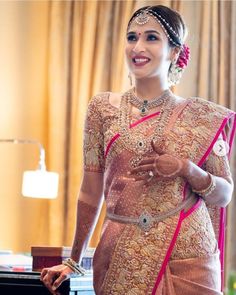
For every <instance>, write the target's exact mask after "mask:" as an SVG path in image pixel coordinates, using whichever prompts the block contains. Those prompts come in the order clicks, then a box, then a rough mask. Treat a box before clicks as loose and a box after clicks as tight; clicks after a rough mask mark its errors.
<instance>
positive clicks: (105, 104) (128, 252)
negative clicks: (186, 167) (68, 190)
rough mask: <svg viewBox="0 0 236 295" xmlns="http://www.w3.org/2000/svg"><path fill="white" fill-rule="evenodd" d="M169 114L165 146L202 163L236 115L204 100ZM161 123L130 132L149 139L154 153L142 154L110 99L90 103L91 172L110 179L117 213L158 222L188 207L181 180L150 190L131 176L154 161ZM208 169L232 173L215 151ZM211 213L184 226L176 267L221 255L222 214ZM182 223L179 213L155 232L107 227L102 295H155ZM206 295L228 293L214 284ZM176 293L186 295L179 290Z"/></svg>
mask: <svg viewBox="0 0 236 295" xmlns="http://www.w3.org/2000/svg"><path fill="white" fill-rule="evenodd" d="M165 112H166V114H168V115H169V117H170V119H169V121H168V122H166V126H165V127H166V128H165V130H164V132H163V134H162V135H161V140H160V143H159V144H160V147H161V148H162V149H163V150H165V151H166V152H167V153H170V154H172V155H176V156H178V157H180V158H189V159H190V160H192V161H193V162H195V163H198V162H199V160H200V159H201V157H202V156H203V155H204V154H205V153H206V152H207V150H208V148H209V146H210V143H211V142H212V140H213V139H214V137H215V135H216V132H217V130H218V129H219V128H220V126H221V123H222V121H223V119H224V118H225V117H226V116H228V115H229V114H230V111H229V110H227V109H225V108H223V107H220V106H217V105H215V104H212V103H208V102H206V101H204V100H202V99H199V98H191V99H189V100H186V101H185V102H184V103H183V105H182V107H180V106H179V104H178V103H174V104H172V105H171V107H168V108H167V109H165V110H164V113H165ZM168 112H169V113H168ZM164 113H163V114H164ZM163 117H164V115H163ZM167 117H168V116H167ZM137 120H138V119H137V118H135V117H133V118H131V122H130V123H132V122H135V121H137ZM212 122H214V126H213V124H212ZM161 123H162V117H159V118H158V114H156V115H154V116H152V117H150V118H148V119H146V120H143V121H139V123H138V124H136V125H135V126H134V127H133V128H130V130H129V135H130V138H131V139H130V140H133V141H134V142H135V141H137V142H139V141H140V140H142V144H143V146H144V147H147V148H146V150H145V149H144V152H143V154H140V153H139V150H138V147H137V149H136V148H134V149H133V150H132V149H130V147H129V146H127V143H126V142H124V141H123V140H122V136H120V134H121V132H120V126H119V124H120V121H119V109H118V108H115V107H114V106H112V105H111V104H110V103H109V93H102V94H99V95H97V96H95V97H94V98H93V99H92V100H91V101H90V104H89V107H88V113H87V119H86V124H85V137H84V169H85V170H86V171H93V172H99V173H104V177H105V180H104V181H105V200H106V206H107V209H108V210H109V212H112V213H115V214H119V215H123V216H136V217H139V216H140V215H141V214H142V213H143V212H148V213H149V214H151V215H153V216H155V215H158V214H160V213H161V212H166V211H168V210H170V209H172V208H174V207H176V206H177V205H178V204H179V203H180V202H181V201H182V199H183V191H184V186H185V181H184V179H182V178H180V177H178V178H176V179H174V180H165V181H157V179H154V180H152V181H151V182H150V183H149V185H148V186H147V187H144V186H143V185H142V184H140V182H134V181H133V180H132V179H131V178H129V177H128V175H127V172H128V171H130V170H131V168H132V167H133V166H134V165H135V163H138V161H140V159H141V158H142V157H147V156H149V153H150V152H148V148H149V145H150V141H151V139H152V134H153V133H154V132H158V131H157V130H158V129H157V128H156V126H157V125H158V124H161ZM153 136H154V134H153ZM133 146H134V147H135V145H133ZM104 155H105V156H104ZM202 167H203V168H204V169H206V170H207V171H209V172H211V173H213V174H215V175H218V176H227V175H229V174H230V170H229V164H228V159H227V157H219V156H217V155H215V154H214V152H211V153H210V155H209V156H208V158H207V159H206V161H205V163H204V165H203V166H202ZM210 209H211V210H208V207H207V206H206V204H205V202H203V201H202V202H201V203H200V206H199V207H198V208H197V210H195V211H194V212H193V213H192V214H190V215H189V216H188V217H187V218H186V219H184V220H183V221H182V226H181V229H180V232H179V235H178V238H177V241H176V244H175V247H174V249H173V251H172V254H171V256H170V261H175V260H181V261H184V260H185V259H192V258H200V257H205V258H206V257H208V256H211V255H214V253H216V251H217V238H218V233H217V235H216V228H217V226H218V222H219V214H218V215H217V212H218V211H219V210H216V208H210ZM179 218H180V216H179V214H176V215H175V216H172V217H170V218H167V219H165V220H163V221H162V222H159V223H158V224H155V223H153V224H152V226H151V228H150V229H149V230H148V231H147V232H145V231H143V230H142V229H141V228H140V227H139V226H137V225H133V224H121V223H118V222H114V221H110V220H106V221H105V223H104V225H103V231H102V237H101V240H100V242H99V245H98V247H97V249H96V252H95V255H94V268H93V269H94V289H95V292H96V294H105V295H110V294H117V295H118V294H121V295H123V294H127V295H128V294H130V295H131V294H132V295H135V294H137V295H141V294H143V295H148V294H152V292H153V288H154V285H155V282H156V279H157V276H158V273H159V271H160V269H161V266H162V264H163V261H164V259H165V256H166V253H167V251H168V248H169V246H170V243H171V241H172V239H173V237H174V235H175V231H176V227H177V225H178V224H179V222H180V219H179ZM214 218H215V219H214ZM214 223H215V224H214ZM217 267H218V266H217ZM218 270H219V272H220V269H218ZM206 288H211V289H213V290H214V289H215V290H216V292H215V293H209V294H220V293H218V292H219V290H218V286H215V285H214V284H213V285H211V286H206ZM160 294H162V293H160ZM176 294H180V293H178V292H177V291H176ZM205 294H207V293H205Z"/></svg>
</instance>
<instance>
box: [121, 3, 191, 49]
mask: <svg viewBox="0 0 236 295" xmlns="http://www.w3.org/2000/svg"><path fill="white" fill-rule="evenodd" d="M145 10H148V13H149V14H150V15H153V16H154V17H155V15H159V16H160V17H158V19H159V21H160V22H161V24H162V25H163V26H164V28H165V30H166V32H167V33H168V34H169V37H170V38H168V41H169V45H170V46H171V47H175V46H177V45H178V46H179V47H180V46H182V45H183V44H184V41H185V39H186V37H187V27H186V25H185V23H184V21H183V19H182V17H181V15H180V14H179V13H178V12H177V11H175V10H173V9H171V8H169V7H166V6H163V5H155V6H145V7H142V8H140V9H138V10H136V11H135V12H134V14H133V15H132V17H131V19H130V20H129V23H128V27H127V29H129V27H130V25H131V23H132V21H133V20H134V19H135V17H137V16H138V15H139V14H140V13H142V12H144V11H145ZM163 19H164V20H165V21H166V22H165V21H163ZM167 24H169V25H170V27H172V28H173V30H174V32H175V33H176V34H177V35H178V36H176V34H174V33H173V32H172V30H171V29H170V27H169V26H168V25H167ZM171 40H173V41H174V42H171ZM176 44H177V45H176Z"/></svg>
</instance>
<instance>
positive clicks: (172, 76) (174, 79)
mask: <svg viewBox="0 0 236 295" xmlns="http://www.w3.org/2000/svg"><path fill="white" fill-rule="evenodd" d="M182 73H183V69H182V68H180V67H179V66H178V65H177V61H176V60H175V61H173V62H172V63H171V66H170V69H169V73H168V84H169V86H173V85H176V84H178V83H179V81H180V79H181V76H182Z"/></svg>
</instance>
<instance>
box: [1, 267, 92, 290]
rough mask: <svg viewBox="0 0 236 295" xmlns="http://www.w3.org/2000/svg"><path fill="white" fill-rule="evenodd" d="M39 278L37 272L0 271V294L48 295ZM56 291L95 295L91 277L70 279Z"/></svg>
mask: <svg viewBox="0 0 236 295" xmlns="http://www.w3.org/2000/svg"><path fill="white" fill-rule="evenodd" d="M39 278H40V273H39V272H10V271H0V294H2V295H15V294H24V295H50V294H51V293H50V292H49V291H48V290H47V288H46V287H45V286H44V285H43V283H42V282H41V281H40V279H39ZM58 290H59V291H60V293H61V295H80V294H81V295H82V294H83V295H95V293H94V291H93V288H92V276H91V275H86V276H84V277H74V278H70V279H68V280H66V281H65V282H63V284H62V285H61V286H60V288H59V289H58Z"/></svg>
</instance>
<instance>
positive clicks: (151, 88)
mask: <svg viewBox="0 0 236 295" xmlns="http://www.w3.org/2000/svg"><path fill="white" fill-rule="evenodd" d="M168 88H169V87H168V83H167V80H166V79H165V80H164V81H161V80H160V79H157V78H156V77H153V78H144V79H135V93H136V95H137V97H139V98H140V99H147V100H151V99H153V98H156V97H158V96H160V95H161V94H162V93H163V92H164V91H165V90H166V89H168Z"/></svg>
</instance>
